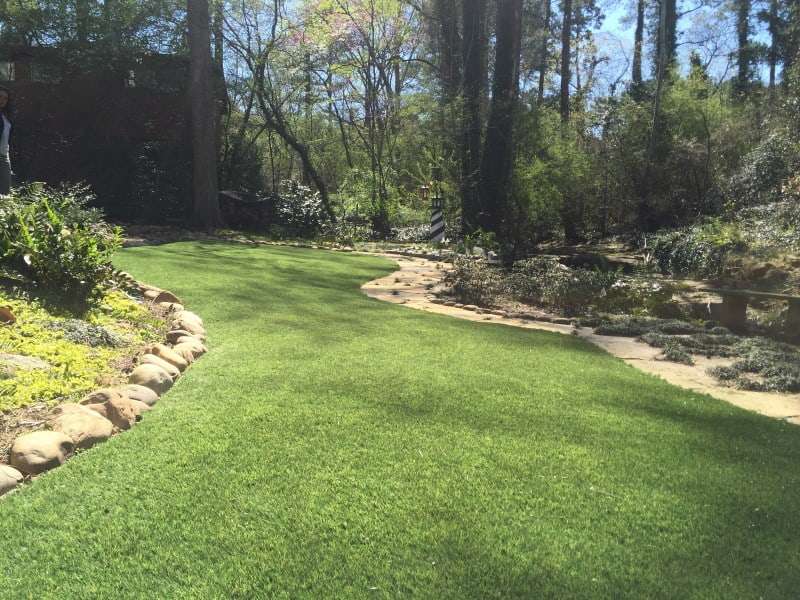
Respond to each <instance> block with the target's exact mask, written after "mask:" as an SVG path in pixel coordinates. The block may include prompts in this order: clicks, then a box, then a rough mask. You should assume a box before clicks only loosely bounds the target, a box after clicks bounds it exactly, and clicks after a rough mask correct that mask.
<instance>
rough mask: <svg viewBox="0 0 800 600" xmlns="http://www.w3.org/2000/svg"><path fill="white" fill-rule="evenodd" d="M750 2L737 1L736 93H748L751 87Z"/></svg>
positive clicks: (746, 0) (747, 0)
mask: <svg viewBox="0 0 800 600" xmlns="http://www.w3.org/2000/svg"><path fill="white" fill-rule="evenodd" d="M749 38H750V0H736V39H737V42H738V49H737V53H736V66H737V69H738V70H737V75H736V91H737V92H738V93H739V94H744V93H746V92H747V89H748V87H749V86H750V40H749Z"/></svg>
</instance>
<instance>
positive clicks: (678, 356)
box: [661, 340, 694, 365]
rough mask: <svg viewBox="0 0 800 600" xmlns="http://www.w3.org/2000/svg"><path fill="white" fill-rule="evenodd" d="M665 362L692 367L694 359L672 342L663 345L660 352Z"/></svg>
mask: <svg viewBox="0 0 800 600" xmlns="http://www.w3.org/2000/svg"><path fill="white" fill-rule="evenodd" d="M661 354H662V356H663V357H664V359H665V360H668V361H670V362H676V363H682V364H684V365H693V364H694V359H693V358H692V355H691V354H689V353H688V352H687V351H686V350H684V349H683V348H682V347H681V345H680V344H679V343H676V342H675V341H673V340H670V341H668V342H667V343H666V344H664V349H663V350H662V352H661Z"/></svg>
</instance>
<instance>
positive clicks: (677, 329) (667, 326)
mask: <svg viewBox="0 0 800 600" xmlns="http://www.w3.org/2000/svg"><path fill="white" fill-rule="evenodd" d="M591 326H594V327H595V333H597V334H598V335H617V336H622V337H639V336H644V335H645V334H667V335H687V334H694V333H701V332H702V331H703V330H702V328H701V327H699V326H697V325H695V324H693V323H689V322H687V321H680V320H678V319H658V318H653V317H629V316H625V317H610V318H607V319H602V320H600V322H599V324H598V322H594V323H592V324H591ZM652 339H661V338H652Z"/></svg>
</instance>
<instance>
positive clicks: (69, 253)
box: [0, 184, 120, 310]
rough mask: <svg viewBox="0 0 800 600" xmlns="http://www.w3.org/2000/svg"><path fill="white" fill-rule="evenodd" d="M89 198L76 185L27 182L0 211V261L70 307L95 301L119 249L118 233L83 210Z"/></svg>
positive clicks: (80, 307) (109, 278)
mask: <svg viewBox="0 0 800 600" xmlns="http://www.w3.org/2000/svg"><path fill="white" fill-rule="evenodd" d="M91 199H92V196H91V195H90V194H89V192H88V190H87V189H86V188H84V187H81V186H74V187H63V188H51V187H47V186H44V185H42V184H32V185H29V186H26V187H22V188H18V189H16V190H14V191H13V193H12V195H11V196H10V197H9V198H8V199H7V200H6V201H5V205H4V206H3V207H2V208H1V209H0V212H1V213H2V214H0V217H2V218H0V264H1V265H3V266H4V267H5V268H6V269H8V270H15V271H17V272H18V273H20V274H21V275H22V276H24V277H25V278H27V279H28V280H30V281H31V282H33V283H34V284H35V286H36V289H37V291H38V292H39V293H41V294H44V295H46V296H49V297H51V298H52V299H53V300H54V301H56V302H57V303H59V304H61V305H64V306H67V307H69V308H71V309H74V310H84V309H85V308H86V307H87V306H89V305H91V304H92V303H93V302H95V301H96V300H98V299H99V297H100V295H101V294H102V291H103V288H104V286H106V285H107V284H109V283H110V282H111V281H112V279H113V276H114V268H113V266H112V264H111V258H112V256H113V254H114V252H116V250H117V249H118V248H119V247H120V231H119V230H118V229H116V228H112V227H110V226H108V225H106V224H105V223H104V222H103V221H102V220H101V215H100V213H99V212H98V211H96V210H94V209H90V208H87V204H88V202H89V201H90V200H91Z"/></svg>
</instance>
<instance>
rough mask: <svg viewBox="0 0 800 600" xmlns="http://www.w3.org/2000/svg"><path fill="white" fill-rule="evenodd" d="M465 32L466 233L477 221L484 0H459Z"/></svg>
mask: <svg viewBox="0 0 800 600" xmlns="http://www.w3.org/2000/svg"><path fill="white" fill-rule="evenodd" d="M462 14H463V22H464V25H463V27H464V36H463V40H462V41H463V44H462V56H463V63H464V111H463V112H464V116H463V119H464V124H463V128H462V135H463V141H462V152H461V171H462V173H461V177H462V187H461V219H462V226H463V229H464V232H465V233H471V232H472V231H474V230H475V229H476V228H477V227H478V225H479V215H480V210H481V206H480V188H479V176H480V164H481V137H482V135H481V134H482V130H483V106H484V101H485V96H486V87H487V77H488V74H487V65H486V60H487V49H488V40H487V38H486V2H485V0H462Z"/></svg>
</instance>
